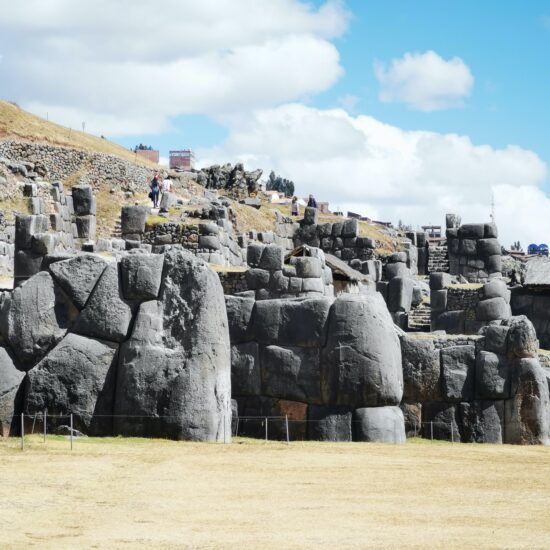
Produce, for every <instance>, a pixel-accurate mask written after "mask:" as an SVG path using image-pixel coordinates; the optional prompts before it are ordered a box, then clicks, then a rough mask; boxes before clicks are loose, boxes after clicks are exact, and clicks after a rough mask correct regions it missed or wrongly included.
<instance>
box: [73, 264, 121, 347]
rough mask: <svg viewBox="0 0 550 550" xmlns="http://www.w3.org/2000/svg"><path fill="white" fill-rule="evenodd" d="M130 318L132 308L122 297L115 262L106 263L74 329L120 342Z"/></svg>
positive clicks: (99, 337) (95, 336) (83, 333)
mask: <svg viewBox="0 0 550 550" xmlns="http://www.w3.org/2000/svg"><path fill="white" fill-rule="evenodd" d="M131 320H132V309H131V308H130V305H129V304H128V303H127V302H126V301H125V300H124V298H123V296H122V291H121V288H120V284H119V274H118V265H117V264H109V265H108V266H107V267H106V268H105V270H104V271H103V274H102V275H101V277H100V278H99V281H98V282H97V284H96V286H95V288H94V290H93V293H92V294H91V296H90V298H89V299H88V302H87V304H86V307H85V308H84V309H83V310H82V311H81V313H80V316H79V317H78V319H77V322H76V323H75V326H74V328H73V331H74V332H76V333H77V334H82V335H84V336H91V337H92V338H98V339H100V340H110V341H113V342H122V341H123V340H124V339H125V338H126V336H127V334H128V329H129V327H130V322H131Z"/></svg>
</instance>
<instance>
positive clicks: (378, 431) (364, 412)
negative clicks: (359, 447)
mask: <svg viewBox="0 0 550 550" xmlns="http://www.w3.org/2000/svg"><path fill="white" fill-rule="evenodd" d="M353 428H354V432H355V439H356V440H357V441H372V442H376V443H405V441H406V440H407V437H406V435H405V420H404V419H403V412H402V411H401V409H400V408H399V407H365V408H361V409H357V410H356V411H355V416H354V424H353Z"/></svg>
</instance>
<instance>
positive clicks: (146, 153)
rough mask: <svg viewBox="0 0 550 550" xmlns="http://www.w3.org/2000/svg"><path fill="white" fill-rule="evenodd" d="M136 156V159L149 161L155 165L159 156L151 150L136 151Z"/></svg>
mask: <svg viewBox="0 0 550 550" xmlns="http://www.w3.org/2000/svg"><path fill="white" fill-rule="evenodd" d="M136 154H137V156H138V157H142V158H144V159H147V160H150V161H151V162H154V163H155V164H158V163H159V159H160V155H159V152H158V151H153V150H151V149H136Z"/></svg>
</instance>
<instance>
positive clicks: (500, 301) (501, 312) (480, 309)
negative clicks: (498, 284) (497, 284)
mask: <svg viewBox="0 0 550 550" xmlns="http://www.w3.org/2000/svg"><path fill="white" fill-rule="evenodd" d="M511 314H512V313H511V310H510V305H509V304H508V303H507V302H506V300H505V299H504V298H500V297H496V298H489V299H487V300H482V301H481V302H479V303H478V305H477V308H476V319H477V320H478V321H497V320H503V319H508V318H509V317H510V316H511Z"/></svg>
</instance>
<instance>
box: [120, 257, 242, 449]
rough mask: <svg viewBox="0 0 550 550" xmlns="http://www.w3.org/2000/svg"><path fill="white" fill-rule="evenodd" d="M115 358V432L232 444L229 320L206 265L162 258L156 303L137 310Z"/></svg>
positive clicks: (216, 281) (217, 283) (189, 259)
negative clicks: (117, 358)
mask: <svg viewBox="0 0 550 550" xmlns="http://www.w3.org/2000/svg"><path fill="white" fill-rule="evenodd" d="M120 355H121V357H120V362H119V373H118V380H117V392H116V399H115V412H116V414H117V415H118V416H117V417H116V419H115V430H116V432H117V433H120V434H123V435H134V436H149V437H150V436H156V437H169V438H173V439H188V440H195V441H223V440H224V438H225V440H230V438H231V434H230V428H231V361H230V344H229V330H228V323H227V314H226V310H225V302H224V296H223V289H222V286H221V284H220V281H219V278H218V276H217V275H216V273H215V272H214V271H212V270H211V269H210V268H209V267H208V265H207V264H206V263H205V262H203V261H201V260H198V259H197V258H195V257H194V256H193V255H191V254H190V253H187V252H185V251H183V250H177V249H173V250H170V251H168V252H166V254H165V260H164V278H163V283H162V286H161V291H160V295H159V300H158V301H150V302H143V303H142V304H141V305H140V308H139V312H138V314H137V318H136V320H135V323H134V327H133V331H132V335H131V337H130V339H129V340H128V341H127V342H125V343H124V344H123V345H122V348H121V353H120ZM135 415H137V416H146V417H150V418H147V419H139V420H137V419H136V418H132V417H133V416H134V417H135Z"/></svg>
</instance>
